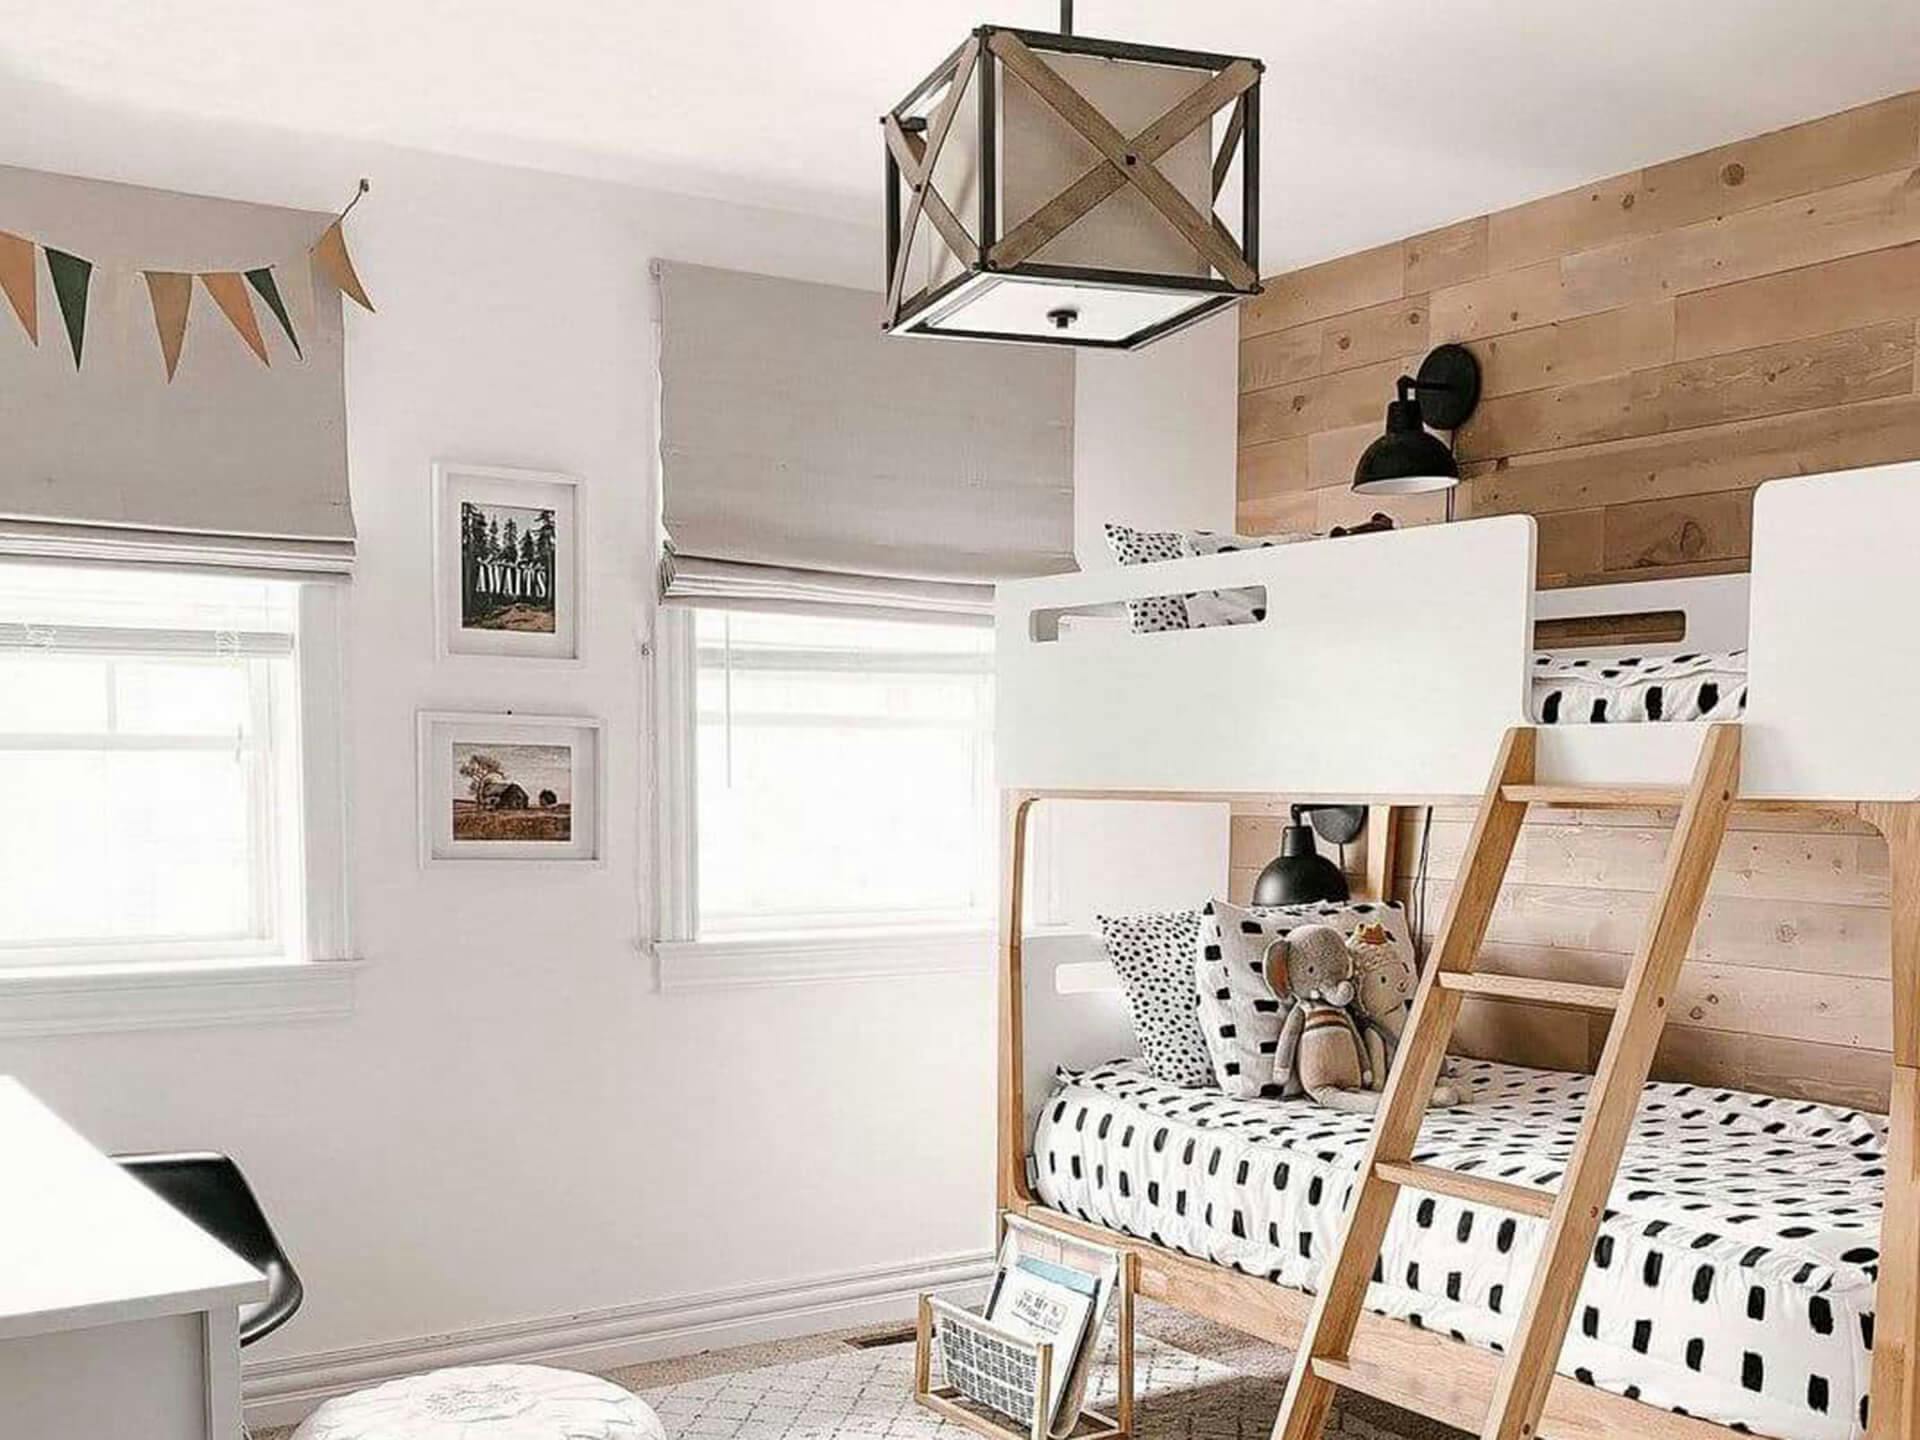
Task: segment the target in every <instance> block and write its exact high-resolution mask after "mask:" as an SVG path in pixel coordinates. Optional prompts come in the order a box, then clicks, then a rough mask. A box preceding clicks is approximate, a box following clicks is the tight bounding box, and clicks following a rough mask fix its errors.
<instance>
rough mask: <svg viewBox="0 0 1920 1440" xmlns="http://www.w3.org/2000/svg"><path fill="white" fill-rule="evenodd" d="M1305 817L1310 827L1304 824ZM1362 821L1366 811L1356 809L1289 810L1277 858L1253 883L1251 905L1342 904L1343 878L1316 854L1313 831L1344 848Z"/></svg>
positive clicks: (1344, 896)
mask: <svg viewBox="0 0 1920 1440" xmlns="http://www.w3.org/2000/svg"><path fill="white" fill-rule="evenodd" d="M1309 815H1311V816H1312V817H1313V823H1312V825H1308V823H1307V817H1308V816H1309ZM1366 822H1367V812H1366V811H1365V810H1364V809H1362V808H1360V807H1359V806H1357V805H1295V806H1294V807H1293V814H1292V818H1291V820H1290V821H1289V823H1288V825H1287V828H1286V829H1285V830H1283V831H1281V832H1280V854H1279V855H1278V856H1277V857H1276V858H1275V859H1273V860H1271V861H1269V862H1268V864H1267V868H1266V869H1264V870H1262V871H1261V872H1260V878H1259V879H1258V880H1255V881H1254V882H1253V903H1254V904H1256V905H1310V904H1312V903H1314V902H1315V901H1323V900H1324V901H1334V900H1345V899H1347V898H1348V890H1347V877H1346V876H1345V875H1344V874H1342V873H1341V870H1340V867H1339V866H1338V865H1336V864H1334V863H1333V862H1332V861H1331V860H1329V859H1327V857H1326V856H1324V855H1322V854H1321V853H1320V850H1319V847H1318V846H1317V845H1315V843H1314V832H1315V831H1316V830H1317V831H1319V832H1320V833H1321V834H1322V835H1324V836H1325V837H1326V838H1327V840H1328V841H1329V842H1331V843H1332V844H1335V845H1345V844H1346V843H1347V842H1348V841H1350V840H1352V839H1353V838H1354V837H1356V836H1357V835H1359V833H1360V830H1361V827H1362V826H1364V825H1365V824H1366Z"/></svg>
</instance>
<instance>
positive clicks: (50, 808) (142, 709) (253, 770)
mask: <svg viewBox="0 0 1920 1440" xmlns="http://www.w3.org/2000/svg"><path fill="white" fill-rule="evenodd" d="M297 604H298V587H297V586H296V585H294V584H291V583H287V582H275V581H265V580H243V579H235V578H230V577H222V576H204V575H193V574H177V575H176V574H150V573H143V572H132V571H107V570H70V569H64V568H56V567H44V566H0V626H6V625H12V626H14V627H15V629H14V630H13V632H12V635H11V636H10V637H9V638H10V640H11V643H12V645H13V647H14V648H7V649H0V796H4V797H5V801H4V804H0V876H3V877H4V883H0V965H7V964H24V963H41V962H48V961H96V960H97V961H110V962H114V963H122V962H129V961H138V960H143V959H149V958H152V959H171V958H204V957H205V956H207V955H211V954H222V955H231V954H268V953H279V952H280V950H281V948H282V946H281V943H280V937H279V928H278V927H279V917H280V913H281V911H282V910H283V909H285V908H286V907H285V906H284V905H283V904H282V903H281V899H280V896H281V886H282V884H283V883H284V881H285V879H286V875H285V872H284V870H283V866H282V863H281V861H282V859H283V858H284V854H285V853H287V852H286V845H287V842H286V841H285V840H284V838H283V837H286V836H288V835H297V833H298V831H297V810H298V791H297V773H298V772H297V770H290V769H289V768H288V767H289V763H290V761H291V760H292V759H293V757H294V753H295V752H294V751H293V749H292V746H293V744H294V735H295V716H294V713H293V712H294V697H295V693H296V688H297V687H296V685H295V681H294V669H293V667H294V661H293V657H292V654H291V653H290V652H291V637H293V635H294V633H295V629H296V611H297ZM19 627H26V628H25V629H24V630H22V629H21V628H19ZM63 627H66V630H65V633H66V634H67V635H69V636H79V635H81V634H82V632H83V630H86V629H91V630H93V631H95V632H97V631H98V630H100V629H103V628H104V629H108V630H111V631H115V632H121V633H122V639H121V640H120V641H119V642H117V643H116V644H115V645H114V646H112V647H111V648H109V649H108V650H106V651H99V650H92V649H86V648H84V646H82V647H81V648H78V649H72V650H67V651H63V650H62V649H61V645H62V634H63ZM232 631H241V632H267V633H269V634H284V635H286V636H288V637H289V644H288V648H287V650H286V651H283V652H277V653H271V654H265V655H239V654H233V653H219V652H220V651H221V649H222V647H223V644H224V642H223V641H222V639H221V637H222V636H223V635H225V634H226V633H227V632H232ZM148 632H163V633H156V634H152V635H151V636H150V635H149V634H148ZM183 636H184V637H187V643H188V644H189V645H190V646H198V647H200V648H202V649H203V650H204V651H205V652H207V653H202V654H198V655H190V654H181V653H174V652H176V651H177V650H179V648H180V646H181V644H182V643H183V641H182V637H183ZM195 636H202V637H205V638H204V639H203V640H194V639H193V638H192V637H195ZM23 637H24V639H23ZM143 646H152V647H153V648H152V649H146V650H143V648H142V647H143ZM297 902H298V897H297V896H296V897H294V898H293V900H292V901H290V902H288V903H291V904H295V905H297Z"/></svg>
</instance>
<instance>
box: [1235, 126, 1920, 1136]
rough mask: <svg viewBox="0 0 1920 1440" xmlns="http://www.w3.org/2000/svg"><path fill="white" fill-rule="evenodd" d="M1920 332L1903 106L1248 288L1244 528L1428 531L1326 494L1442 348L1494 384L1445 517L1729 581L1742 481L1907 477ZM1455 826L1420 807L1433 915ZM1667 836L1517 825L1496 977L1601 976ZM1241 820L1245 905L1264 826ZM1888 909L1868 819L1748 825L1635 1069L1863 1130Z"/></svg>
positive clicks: (1519, 1035) (1263, 852)
mask: <svg viewBox="0 0 1920 1440" xmlns="http://www.w3.org/2000/svg"><path fill="white" fill-rule="evenodd" d="M1917 333H1920V92H1916V93H1913V94H1907V95H1900V96H1896V97H1894V98H1892V99H1889V100H1885V101H1881V102H1879V103H1877V104H1873V105H1868V106H1865V107H1863V108H1861V109H1858V110H1850V111H1847V112H1845V113H1843V114H1840V115H1836V116H1832V117H1829V118H1827V119H1823V120H1816V121H1813V122H1811V123H1809V124H1805V125H1799V126H1795V127H1793V128H1791V129H1787V130H1781V131H1776V132H1774V133H1772V134H1769V135H1763V136H1760V137H1758V138H1756V139H1753V140H1748V141H1742V142H1740V143H1737V144H1733V145H1727V146H1722V147H1720V148H1719V149H1716V150H1710V151H1707V152H1705V153H1703V154H1700V155H1695V156H1691V157H1688V158H1686V159H1683V160H1676V161H1672V162H1669V163H1666V164H1661V165H1654V166H1651V167H1648V168H1647V169H1644V170H1637V171H1634V172H1632V173H1630V174H1627V175H1621V176H1616V177H1615V178H1613V179H1610V180H1605V181H1602V182H1600V183H1598V184H1595V185H1589V186H1583V187H1581V188H1580V189H1578V190H1572V191H1568V192H1567V193H1566V194H1563V195H1555V196H1551V197H1549V198H1547V199H1544V200H1539V201H1535V202H1533V203H1531V204H1528V205H1522V206H1519V207H1517V208H1515V209H1512V210H1505V211H1501V212H1500V213H1498V214H1494V215H1485V216H1480V217H1478V218H1475V219H1472V220H1467V221H1464V222H1462V223H1460V224H1458V225H1452V226H1449V227H1447V228H1445V229H1443V230H1439V231H1435V232H1433V233H1431V234H1428V235H1421V236H1415V237H1413V238H1412V239H1409V240H1405V241H1402V242H1399V243H1397V244H1392V245H1385V246H1381V247H1379V248H1377V249H1373V250H1368V251H1364V252H1362V253H1360V254H1357V255H1350V256H1346V257H1344V258H1342V259H1338V260H1333V261H1329V262H1328V263H1326V264H1323V265H1316V266H1314V267H1312V268H1310V269H1306V270H1301V271H1297V272H1295V273H1293V274H1290V275H1283V276H1279V277H1277V278H1274V279H1271V280H1269V281H1268V291H1267V293H1266V294H1265V295H1264V296H1262V297H1261V298H1260V299H1258V300H1256V301H1254V302H1252V303H1250V304H1249V305H1247V306H1246V307H1245V309H1244V310H1243V311H1242V320H1241V347H1240V390H1241V397H1240V479H1239V485H1240V488H1239V520H1240V527H1241V528H1242V529H1243V530H1249V531H1264V530H1290V529H1325V528H1327V527H1328V526H1329V525H1334V524H1339V523H1341V522H1343V521H1348V520H1352V519H1356V518H1360V517H1363V516H1365V515H1366V514H1367V513H1369V512H1370V511H1372V510H1374V509H1376V508H1377V509H1384V510H1387V511H1389V512H1391V513H1393V514H1395V515H1396V517H1397V518H1398V519H1399V520H1400V521H1401V523H1403V524H1411V523H1424V522H1428V521H1433V520H1437V519H1439V518H1440V517H1441V515H1442V513H1443V502H1442V500H1441V498H1440V497H1439V496H1415V497H1410V498H1407V499H1404V500H1400V501H1378V500H1374V499H1369V498H1365V497H1358V496H1354V495H1353V494H1352V493H1351V492H1350V491H1349V490H1348V488H1347V486H1348V484H1349V482H1350V481H1351V478H1352V474H1353V467H1354V462H1355V460H1356V459H1357V458H1358V456H1359V453H1360V451H1361V450H1362V449H1363V448H1364V447H1365V446H1366V445H1367V443H1368V442H1369V441H1371V440H1372V439H1373V438H1374V437H1375V436H1376V435H1378V434H1379V433H1380V426H1381V422H1382V419H1383V416H1384V413H1385V407H1386V402H1387V400H1388V399H1389V398H1390V397H1391V395H1392V391H1393V381H1394V378H1395V377H1396V376H1397V375H1399V374H1401V373H1402V372H1403V371H1405V370H1408V369H1411V368H1412V367H1413V366H1414V365H1416V364H1417V363H1418V361H1419V357H1420V356H1421V355H1423V354H1425V353H1426V351H1427V350H1428V349H1429V348H1430V347H1431V346H1433V345H1436V344H1439V343H1440V342H1442V341H1446V340H1458V341H1461V342H1463V343H1465V344H1467V345H1468V346H1469V347H1470V348H1471V349H1472V350H1473V351H1474V353H1475V354H1476V355H1478V356H1479V357H1480V361H1481V365H1482V367H1483V370H1484V375H1485V382H1486V394H1485V398H1484V399H1483V400H1482V402H1481V406H1480V410H1479V413H1478V414H1476V415H1475V416H1474V418H1473V419H1472V420H1471V421H1470V422H1469V423H1468V424H1467V425H1466V426H1465V427H1464V428H1463V429H1462V430H1461V432H1460V434H1459V435H1458V436H1457V437H1456V444H1457V448H1458V451H1459V454H1460V455H1461V457H1462V461H1463V469H1464V471H1465V474H1466V477H1467V478H1466V480H1465V482H1464V483H1463V484H1462V486H1461V487H1460V490H1459V492H1458V494H1457V505H1458V513H1460V514H1461V515H1463V516H1471V515H1489V514H1506V513H1513V512H1528V513H1531V514H1533V515H1534V516H1535V517H1536V519H1537V521H1538V524H1539V528H1540V581H1541V583H1542V584H1543V585H1562V584H1584V583H1595V582H1604V581H1608V580H1625V579H1646V578H1657V577H1663V576H1674V575H1688V574H1701V573H1711V572H1717V571H1726V570H1741V569H1745V568H1746V565H1747V559H1748V555H1749V551H1750V540H1751V534H1752V527H1751V514H1752V500H1753V491H1754V488H1755V487H1756V486H1758V485H1759V484H1760V482H1762V481H1764V480H1768V479H1771V478H1773V477H1775V476H1779V475H1792V474H1804V473H1811V472H1818V471H1823V470H1833V469H1843V468H1846V467H1849V466H1855V465H1871V464H1878V463H1883V462H1887V461H1893V460H1902V459H1910V458H1913V457H1915V456H1920V390H1917V389H1916V383H1915V377H1916V348H1917V347H1916V335H1917ZM1418 815H1419V812H1407V814H1406V817H1405V818H1404V819H1403V821H1402V828H1401V834H1400V838H1399V845H1398V847H1397V857H1396V858H1397V865H1396V869H1397V871H1398V875H1399V880H1398V884H1399V887H1400V896H1401V898H1402V899H1406V898H1408V887H1410V886H1411V884H1412V877H1413V873H1414V867H1415V865H1416V864H1417V861H1418V856H1419V843H1418V840H1419V835H1418V828H1419V819H1418ZM1471 818H1472V817H1471V815H1470V814H1468V813H1467V812H1466V811H1463V810H1441V811H1439V812H1437V813H1436V815H1435V818H1434V822H1433V829H1432V841H1431V848H1430V856H1429V861H1430V863H1429V890H1428V903H1427V913H1428V919H1429V922H1430V925H1431V926H1437V925H1438V923H1439V919H1440V916H1441V915H1442V914H1443V913H1444V910H1445V907H1446V901H1447V898H1448V887H1449V885H1450V882H1451V880H1452V877H1453V874H1454V868H1455V866H1456V864H1457V861H1458V857H1459V855H1460V851H1461V847H1462V846H1463V845H1464V843H1465V839H1466V835H1467V831H1468V829H1469V826H1470V822H1471ZM1671 822H1672V816H1671V815H1656V814H1652V813H1636V812H1577V811H1573V812H1569V811H1560V812H1547V813H1544V814H1542V815H1541V817H1540V818H1538V819H1535V820H1533V821H1531V822H1530V823H1529V824H1528V826H1527V827H1526V829H1525V831H1524V832H1523V833H1522V836H1521V840H1520V844H1519V847H1518V849H1517V851H1516V855H1515V860H1514V866H1513V870H1512V872H1511V875H1510V878H1509V881H1508V884H1507V886H1506V889H1505V890H1504V891H1503V893H1502V896H1501V900H1500V906H1499V910H1498V912H1497V914H1496V916H1495V919H1494V922H1493V928H1492V932H1491V936H1490V939H1489V945H1488V951H1487V956H1486V960H1487V964H1488V966H1489V968H1497V969H1508V970H1517V971H1522V972H1527V973H1533V974H1540V975H1554V976H1557V977H1560V978H1566V979H1575V980H1587V981H1594V982H1600V983H1607V982H1617V981H1618V979H1619V977H1620V975H1621V974H1622V973H1623V971H1624V968H1625V965H1626V962H1627V958H1628V956H1629V954H1630V953H1631V951H1632V949H1633V946H1634V943H1635V941H1636V940H1637V938H1638V933H1639V926H1640V924H1641V921H1642V919H1643V918H1644V916H1645V914H1646V910H1647V907H1648V904H1649V903H1650V899H1651V896H1652V893H1653V891H1654V889H1655V888H1656V885H1657V882H1658V878H1659V873H1660V864H1661V859H1662V857H1663V855H1664V853H1665V847H1666V844H1667V841H1668V838H1669V833H1670V825H1671ZM1233 824H1234V845H1233V858H1234V866H1235V869H1234V873H1233V880H1234V887H1235V890H1236V891H1238V892H1239V893H1241V894H1243V895H1244V893H1245V887H1247V886H1249V885H1250V883H1251V876H1252V874H1253V873H1254V871H1255V869H1256V868H1257V867H1258V866H1259V865H1260V864H1263V863H1264V862H1265V860H1266V858H1268V857H1270V856H1271V854H1272V853H1273V844H1274V842H1275V841H1276V840H1277V829H1276V828H1275V826H1274V824H1273V822H1271V821H1270V820H1268V819H1266V818H1265V817H1260V816H1252V815H1239V816H1236V818H1235V820H1234V822H1233ZM1887 900H1888V876H1887V850H1886V845H1885V842H1884V841H1882V840H1881V839H1880V838H1879V837H1878V835H1876V834H1874V833H1873V832H1872V831H1871V830H1870V829H1869V828H1868V827H1866V826H1864V825H1861V824H1859V823H1858V822H1856V821H1853V820H1851V819H1840V818H1828V817H1818V816H1799V815H1784V814H1783V815H1753V816H1747V815H1741V816H1737V817H1736V818H1735V820H1734V828H1733V830H1732V831H1731V832H1730V833H1729V835H1728V838H1727V844H1726V848H1725V851H1724V853H1723V854H1722V856H1721V860H1720V864H1719V867H1718V868H1717V870H1716V872H1715V876H1714V883H1713V887H1712V890H1711V892H1710V895H1709V899H1708V902H1707V908H1706V912H1705V915H1704V917H1703V919H1702V922H1701V926H1700V932H1699V935H1698V937H1697V938H1696V942H1695V945H1694V948H1693V951H1692V952H1691V959H1690V960H1689V962H1688V964H1687V966H1686V969H1685V970H1684V972H1683V979H1682V991H1681V999H1680V1004H1679V1007H1678V1008H1677V1009H1676V1011H1675V1013H1674V1016H1673V1021H1672V1023H1671V1024H1670V1026H1669V1030H1668V1034H1667V1038H1666V1042H1665V1044H1664V1046H1663V1049H1662V1053H1661V1056H1660V1060H1659V1063H1658V1065H1657V1067H1656V1074H1658V1075H1662V1076H1665V1077H1667V1078H1676V1079H1691V1080H1698V1081H1701V1082H1704V1083H1713V1084H1739V1085H1742V1086H1745V1087H1748V1088H1752V1089H1758V1090H1765V1091H1771V1092H1774V1093H1780V1094H1789V1095H1802V1096H1808V1097H1811V1098H1819V1099H1830V1100H1836V1101H1840V1102H1843V1103H1849V1104H1862V1105H1868V1106H1872V1107H1874V1108H1882V1109H1883V1108H1885V1105H1886V1094H1887V1075H1888V1059H1889V1057H1888V1047H1889V1045H1890V1030H1889V1027H1890V1024H1891V1019H1890V1017H1891V1013H1892V1003H1891V997H1890V990H1889V985H1890V982H1889V963H1888V962H1889V957H1888V929H1887ZM1602 1023H1603V1022H1600V1021H1596V1020H1595V1019H1594V1018H1593V1017H1590V1016H1587V1015H1584V1014H1578V1013H1574V1012H1568V1011H1558V1010H1545V1009H1535V1008H1531V1007H1526V1006H1517V1005H1507V1004H1496V1003H1491V1002H1485V1001H1481V1002H1471V1003H1470V1005H1469V1007H1468V1009H1467V1011H1466V1012H1465V1014H1464V1018H1463V1022H1462V1025H1461V1028H1460V1032H1459V1036H1458V1039H1457V1042H1456V1048H1458V1049H1460V1050H1462V1051H1464V1052H1466V1053H1473V1054H1482V1055H1491V1056H1497V1057H1505V1058H1511V1059H1518V1060H1524V1061H1527V1062H1530V1063H1534V1064H1541V1065H1547V1066H1552V1067H1557V1068H1565V1069H1586V1068H1589V1067H1590V1066H1591V1063H1592V1061H1593V1059H1594V1058H1595V1057H1596V1055H1597V1053H1598V1047H1599V1045H1600V1041H1601V1038H1602V1035H1603V1031H1602V1030H1601V1028H1599V1027H1600V1025H1601V1024H1602Z"/></svg>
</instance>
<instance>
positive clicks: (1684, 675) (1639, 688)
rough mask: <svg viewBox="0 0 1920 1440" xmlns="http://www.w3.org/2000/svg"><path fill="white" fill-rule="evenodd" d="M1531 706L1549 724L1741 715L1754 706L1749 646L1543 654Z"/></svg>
mask: <svg viewBox="0 0 1920 1440" xmlns="http://www.w3.org/2000/svg"><path fill="white" fill-rule="evenodd" d="M1531 680H1532V711H1533V718H1534V719H1535V720H1536V721H1538V722H1539V723H1540V724H1542V725H1623V724H1642V723H1646V722H1649V721H1667V720H1672V721H1685V720H1738V719H1740V718H1741V717H1742V716H1743V715H1745V714H1746V713H1747V652H1746V651H1744V650H1729V651H1725V652H1722V653H1718V654H1701V655H1663V656H1644V655H1615V656H1605V657H1601V656H1584V655H1583V656H1580V657H1577V658H1573V657H1568V656H1564V655H1536V656H1535V657H1534V660H1533V674H1532V676H1531Z"/></svg>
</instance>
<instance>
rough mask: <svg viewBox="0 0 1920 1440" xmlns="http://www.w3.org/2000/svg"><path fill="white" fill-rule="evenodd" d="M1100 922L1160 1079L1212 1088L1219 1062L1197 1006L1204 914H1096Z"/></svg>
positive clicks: (1144, 1052) (1137, 1034)
mask: <svg viewBox="0 0 1920 1440" xmlns="http://www.w3.org/2000/svg"><path fill="white" fill-rule="evenodd" d="M1094 923H1095V924H1096V925H1098V926H1099V927H1100V938H1101V940H1102V941H1104V942H1105V944H1106V947H1107V959H1108V960H1110V961H1111V962H1112V963H1113V968H1114V970H1115V971H1116V972H1118V974H1119V976H1120V983H1121V985H1122V986H1123V987H1124V989H1125V990H1126V995H1127V1014H1128V1015H1129V1017H1130V1018H1131V1019H1132V1021H1133V1037H1134V1039H1135V1040H1136V1041H1138V1042H1139V1045H1140V1054H1141V1056H1142V1057H1143V1058H1144V1059H1145V1060H1146V1062H1147V1068H1148V1069H1150V1070H1152V1071H1153V1074H1154V1078H1156V1079H1158V1080H1164V1081H1165V1082H1166V1083H1167V1084H1169V1085H1187V1086H1194V1085H1211V1084H1212V1083H1213V1061H1212V1059H1211V1058H1210V1057H1209V1056H1208V1054H1207V1042H1206V1041H1205V1040H1204V1039H1203V1038H1202V1037H1201V1034H1200V1018H1199V1015H1198V1013H1197V1011H1196V1010H1195V1008H1194V1002H1195V996H1194V989H1193V946H1194V938H1195V937H1196V936H1197V935H1198V934H1199V933H1200V912H1199V911H1198V910H1173V911H1169V912H1166V913H1164V914H1158V915H1096V916H1094Z"/></svg>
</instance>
